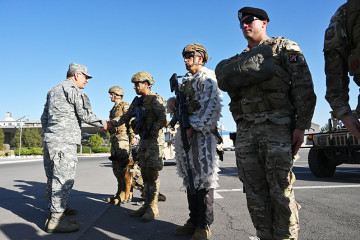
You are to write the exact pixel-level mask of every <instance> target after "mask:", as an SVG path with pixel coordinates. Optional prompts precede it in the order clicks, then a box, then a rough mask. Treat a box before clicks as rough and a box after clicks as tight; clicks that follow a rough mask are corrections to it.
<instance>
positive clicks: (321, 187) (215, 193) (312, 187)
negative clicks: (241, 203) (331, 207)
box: [214, 184, 360, 198]
mask: <svg viewBox="0 0 360 240" xmlns="http://www.w3.org/2000/svg"><path fill="white" fill-rule="evenodd" d="M358 187H360V184H349V185H329V186H325V185H324V186H302V187H294V189H326V188H358ZM242 191H243V190H242V189H240V188H233V189H217V190H215V192H214V198H223V197H222V196H221V195H220V194H219V192H242ZM215 196H220V197H215Z"/></svg>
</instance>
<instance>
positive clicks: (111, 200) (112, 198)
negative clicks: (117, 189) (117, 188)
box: [106, 193, 119, 203]
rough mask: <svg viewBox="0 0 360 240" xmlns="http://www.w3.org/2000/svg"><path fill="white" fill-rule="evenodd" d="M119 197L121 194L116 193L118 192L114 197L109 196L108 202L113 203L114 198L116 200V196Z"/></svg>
mask: <svg viewBox="0 0 360 240" xmlns="http://www.w3.org/2000/svg"><path fill="white" fill-rule="evenodd" d="M118 197H119V194H118V193H116V194H115V195H113V196H112V197H108V198H107V199H106V202H107V203H113V202H114V200H115V199H116V198H118Z"/></svg>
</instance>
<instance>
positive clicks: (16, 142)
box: [12, 129, 24, 148]
mask: <svg viewBox="0 0 360 240" xmlns="http://www.w3.org/2000/svg"><path fill="white" fill-rule="evenodd" d="M12 142H13V144H14V145H15V147H17V148H19V146H20V129H18V130H16V133H15V136H14V138H13V139H12ZM21 146H24V139H23V138H21Z"/></svg>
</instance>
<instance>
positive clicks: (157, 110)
mask: <svg viewBox="0 0 360 240" xmlns="http://www.w3.org/2000/svg"><path fill="white" fill-rule="evenodd" d="M131 82H132V83H134V85H135V87H134V89H135V91H136V94H138V95H140V96H141V97H140V98H139V97H136V98H135V99H134V101H133V102H132V103H131V105H130V107H129V110H128V111H127V112H126V113H125V114H124V115H122V116H121V117H120V119H119V120H113V121H111V122H109V124H108V128H112V127H118V126H121V125H122V124H124V123H128V122H130V120H131V118H132V117H133V116H136V117H135V119H134V121H133V123H136V122H141V123H142V124H137V123H136V124H134V126H133V125H132V127H133V130H134V132H135V133H136V134H139V135H140V144H139V151H138V156H139V160H140V168H141V175H142V178H143V181H144V191H145V203H144V205H143V206H142V207H141V208H140V209H138V210H136V211H133V212H132V213H131V214H130V216H132V217H141V220H142V221H144V222H148V221H152V220H154V218H156V217H158V216H159V210H158V206H157V203H158V195H159V188H160V179H159V171H160V170H161V169H162V168H163V158H164V152H163V148H164V143H165V135H164V133H163V128H164V127H165V125H166V109H165V100H164V99H163V98H162V97H161V96H159V95H158V94H156V93H154V92H152V90H151V86H152V85H153V84H154V79H153V77H152V76H151V75H150V74H149V73H147V72H138V73H136V74H135V75H134V76H133V77H132V78H131ZM143 111H145V114H141V113H143Z"/></svg>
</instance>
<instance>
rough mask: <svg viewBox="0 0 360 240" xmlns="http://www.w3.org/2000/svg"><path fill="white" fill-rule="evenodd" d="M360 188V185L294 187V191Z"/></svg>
mask: <svg viewBox="0 0 360 240" xmlns="http://www.w3.org/2000/svg"><path fill="white" fill-rule="evenodd" d="M352 187H353V188H358V187H360V184H352V185H330V186H304V187H294V189H319V188H352Z"/></svg>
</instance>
